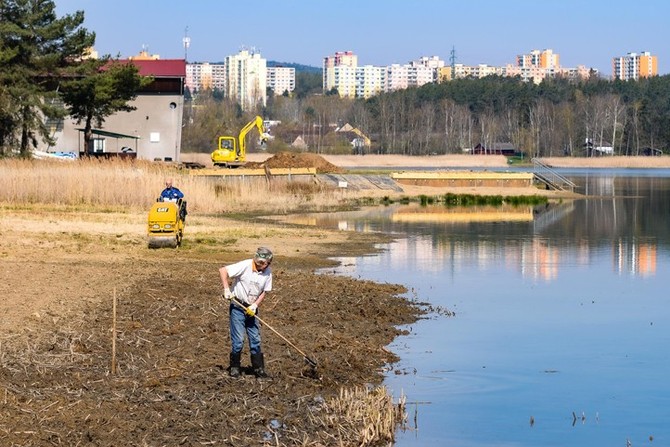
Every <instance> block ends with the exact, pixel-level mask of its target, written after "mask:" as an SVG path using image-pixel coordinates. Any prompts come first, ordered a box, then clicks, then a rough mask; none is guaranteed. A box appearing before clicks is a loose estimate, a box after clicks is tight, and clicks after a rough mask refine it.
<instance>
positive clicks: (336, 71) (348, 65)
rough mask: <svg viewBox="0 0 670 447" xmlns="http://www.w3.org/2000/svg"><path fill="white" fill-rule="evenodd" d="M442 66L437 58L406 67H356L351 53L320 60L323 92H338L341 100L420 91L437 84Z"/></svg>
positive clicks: (428, 58)
mask: <svg viewBox="0 0 670 447" xmlns="http://www.w3.org/2000/svg"><path fill="white" fill-rule="evenodd" d="M442 66H444V61H441V60H440V59H439V58H438V57H437V56H432V57H422V58H420V59H418V60H416V61H412V62H410V63H408V64H404V65H400V64H393V65H389V66H372V65H365V66H363V67H359V66H358V57H357V56H356V55H355V54H353V53H352V52H351V51H343V52H337V53H335V55H333V56H328V57H325V58H324V60H323V90H324V92H328V91H331V90H332V89H337V92H338V93H339V95H340V96H341V97H344V98H354V97H359V98H369V97H370V96H374V95H377V94H379V93H382V92H388V91H394V90H400V89H405V88H408V87H419V86H421V85H424V84H427V83H429V82H435V81H436V80H437V70H438V69H439V67H442Z"/></svg>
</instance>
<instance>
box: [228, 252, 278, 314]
mask: <svg viewBox="0 0 670 447" xmlns="http://www.w3.org/2000/svg"><path fill="white" fill-rule="evenodd" d="M253 263H254V260H253V259H245V260H244V261H240V262H236V263H235V264H231V265H229V266H226V270H227V271H228V277H229V278H231V279H232V280H233V284H232V287H231V291H232V292H233V295H235V296H236V297H237V299H238V300H240V301H242V302H244V303H246V304H251V303H253V302H254V301H256V299H257V298H258V296H259V295H260V294H261V293H263V292H269V291H271V290H272V271H271V269H270V267H268V268H266V269H265V270H264V271H262V272H259V271H256V269H255V268H254V265H253Z"/></svg>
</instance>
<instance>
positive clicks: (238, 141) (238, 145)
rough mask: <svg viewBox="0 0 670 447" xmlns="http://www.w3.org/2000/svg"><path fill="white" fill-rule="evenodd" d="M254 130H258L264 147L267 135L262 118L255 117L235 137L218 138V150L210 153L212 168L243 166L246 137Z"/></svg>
mask: <svg viewBox="0 0 670 447" xmlns="http://www.w3.org/2000/svg"><path fill="white" fill-rule="evenodd" d="M254 128H256V129H258V133H259V134H260V140H261V145H264V144H265V143H266V141H267V140H268V138H269V135H268V133H267V131H266V129H265V125H264V124H263V118H261V117H260V116H257V117H255V118H254V119H253V120H251V121H249V122H248V123H247V124H245V125H244V127H242V130H240V133H239V134H238V136H237V137H233V136H221V137H219V145H218V148H217V149H216V150H215V151H214V152H212V162H213V163H214V166H227V167H236V166H241V165H244V163H245V160H246V156H247V143H246V141H247V140H246V137H247V134H248V133H249V132H251V130H252V129H254Z"/></svg>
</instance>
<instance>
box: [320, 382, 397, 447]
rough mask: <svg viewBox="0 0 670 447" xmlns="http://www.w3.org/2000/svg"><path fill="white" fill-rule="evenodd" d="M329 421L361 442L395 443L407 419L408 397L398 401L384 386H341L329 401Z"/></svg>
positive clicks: (375, 443) (345, 434)
mask: <svg viewBox="0 0 670 447" xmlns="http://www.w3.org/2000/svg"><path fill="white" fill-rule="evenodd" d="M329 409H330V411H331V412H332V413H331V414H332V415H333V416H332V417H331V420H329V421H328V423H329V424H330V426H332V427H337V431H338V433H339V435H340V437H341V438H343V439H356V440H357V442H358V443H359V444H358V445H360V446H369V445H380V444H381V443H392V442H393V441H394V440H395V431H396V428H397V427H398V426H399V425H402V424H404V423H405V422H406V412H405V397H404V396H401V398H400V399H399V401H398V403H397V404H396V403H394V402H393V398H392V397H391V395H390V394H389V393H388V390H387V389H386V387H384V386H379V387H374V388H369V387H356V388H353V389H348V388H341V389H340V394H339V396H337V397H335V398H333V399H332V400H331V401H330V403H329Z"/></svg>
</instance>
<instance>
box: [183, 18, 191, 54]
mask: <svg viewBox="0 0 670 447" xmlns="http://www.w3.org/2000/svg"><path fill="white" fill-rule="evenodd" d="M181 41H182V43H183V44H184V60H185V61H188V47H190V46H191V38H190V37H188V26H187V27H186V29H185V30H184V38H183V39H182V40H181Z"/></svg>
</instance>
